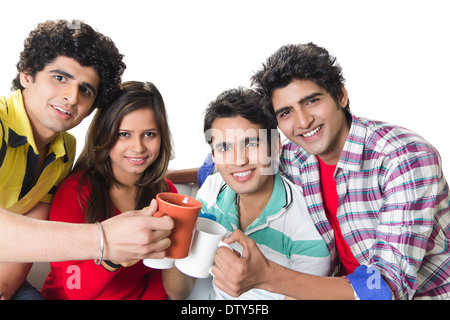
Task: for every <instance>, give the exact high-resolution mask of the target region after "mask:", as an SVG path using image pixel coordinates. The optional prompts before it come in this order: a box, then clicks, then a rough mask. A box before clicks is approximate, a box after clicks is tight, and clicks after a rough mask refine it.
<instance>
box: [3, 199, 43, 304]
mask: <svg viewBox="0 0 450 320" xmlns="http://www.w3.org/2000/svg"><path fill="white" fill-rule="evenodd" d="M49 211H50V205H49V204H48V203H43V202H39V203H38V204H36V205H35V206H34V207H33V209H31V210H30V211H28V212H27V213H26V214H25V216H27V217H29V218H33V219H40V220H48V214H49ZM31 266H32V264H31V263H0V292H2V293H3V297H4V298H6V299H10V298H11V297H12V296H13V295H14V294H15V293H16V292H17V290H18V289H19V287H20V286H21V285H22V283H23V282H24V281H25V279H26V277H27V276H28V273H29V272H30V269H31Z"/></svg>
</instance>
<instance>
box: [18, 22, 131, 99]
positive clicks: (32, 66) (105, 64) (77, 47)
mask: <svg viewBox="0 0 450 320" xmlns="http://www.w3.org/2000/svg"><path fill="white" fill-rule="evenodd" d="M59 56H66V57H69V58H73V59H74V60H76V61H77V62H78V63H79V64H80V65H82V66H92V67H93V68H94V69H95V70H96V71H97V73H98V75H99V78H100V82H99V88H98V94H97V97H96V100H95V102H94V105H93V108H95V107H97V108H102V107H104V106H107V105H109V104H110V103H111V102H112V100H113V99H114V98H115V96H116V95H117V93H118V92H119V88H120V83H121V78H122V74H123V72H124V70H125V68H126V65H125V63H124V62H123V61H122V59H123V55H122V54H120V53H119V50H118V49H117V47H116V46H115V44H114V42H113V41H112V40H111V39H110V38H108V37H106V36H104V35H103V34H101V33H99V32H98V31H96V30H94V29H93V28H92V27H91V26H89V25H88V24H86V23H84V22H82V21H79V20H72V21H67V20H56V21H46V22H43V23H40V24H38V26H37V27H36V29H34V30H32V31H31V32H30V34H29V36H28V38H27V39H25V42H24V50H23V51H22V52H21V53H20V60H19V62H18V63H17V71H18V74H17V76H16V78H15V79H14V80H13V81H12V89H13V90H18V89H23V86H22V85H21V84H20V72H26V73H28V74H30V75H31V76H33V77H34V76H35V75H36V73H37V72H39V71H42V70H43V69H44V68H45V66H46V65H47V64H49V63H51V62H53V61H54V60H55V59H56V58H57V57H59Z"/></svg>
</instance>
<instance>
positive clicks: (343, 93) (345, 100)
mask: <svg viewBox="0 0 450 320" xmlns="http://www.w3.org/2000/svg"><path fill="white" fill-rule="evenodd" d="M341 88H342V89H341V97H340V98H339V105H340V107H341V108H342V109H345V107H346V106H347V104H348V92H347V89H345V86H344V85H343V84H342V85H341Z"/></svg>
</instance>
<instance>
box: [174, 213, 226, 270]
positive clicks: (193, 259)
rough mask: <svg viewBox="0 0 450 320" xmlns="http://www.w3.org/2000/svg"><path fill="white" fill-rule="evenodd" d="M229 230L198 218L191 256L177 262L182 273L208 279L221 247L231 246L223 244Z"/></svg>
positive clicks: (176, 264) (213, 222)
mask: <svg viewBox="0 0 450 320" xmlns="http://www.w3.org/2000/svg"><path fill="white" fill-rule="evenodd" d="M226 233H227V230H226V229H225V228H224V227H223V226H222V225H220V224H219V223H217V222H215V221H212V220H210V219H206V218H198V219H197V225H196V228H195V233H194V237H193V239H192V245H191V250H190V252H189V255H188V256H187V257H186V258H184V259H179V260H176V261H175V266H176V267H177V268H178V270H180V271H181V272H183V273H185V274H187V275H189V276H191V277H195V278H208V277H209V275H210V274H209V270H210V269H211V267H212V265H213V263H214V255H215V254H216V251H217V249H218V248H219V247H228V248H229V249H230V250H233V249H232V248H231V247H230V245H228V244H227V243H225V242H223V241H222V239H223V238H224V237H225V235H226Z"/></svg>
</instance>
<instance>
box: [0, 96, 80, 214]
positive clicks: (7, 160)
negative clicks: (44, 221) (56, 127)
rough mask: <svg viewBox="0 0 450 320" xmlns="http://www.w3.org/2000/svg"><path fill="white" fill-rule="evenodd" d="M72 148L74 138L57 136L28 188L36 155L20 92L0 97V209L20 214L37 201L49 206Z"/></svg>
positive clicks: (67, 167)
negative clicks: (38, 172)
mask: <svg viewBox="0 0 450 320" xmlns="http://www.w3.org/2000/svg"><path fill="white" fill-rule="evenodd" d="M75 148H76V142H75V138H74V137H73V136H72V135H71V134H69V133H67V132H63V133H60V134H59V135H58V136H57V137H56V138H55V139H54V140H53V141H52V143H51V144H50V148H49V151H48V154H47V158H46V160H45V163H44V166H43V168H42V171H41V173H40V176H39V179H38V181H37V182H36V184H35V185H34V186H32V183H33V178H34V174H35V171H36V168H37V165H38V162H39V154H38V151H37V148H36V145H35V142H34V138H33V133H32V129H31V125H30V121H29V120H28V116H27V113H26V111H25V107H24V105H23V99H22V92H21V91H20V90H17V91H15V92H13V93H11V94H10V95H8V96H5V97H0V208H3V209H6V210H9V211H12V212H15V213H19V214H24V213H26V212H28V211H29V210H30V209H31V208H33V207H34V206H35V205H36V204H37V203H38V202H46V203H50V201H51V199H52V197H53V194H54V193H55V191H56V186H58V185H59V183H60V182H61V181H62V179H64V178H65V177H66V176H67V174H69V172H70V170H71V168H72V164H73V160H74V158H75Z"/></svg>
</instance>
